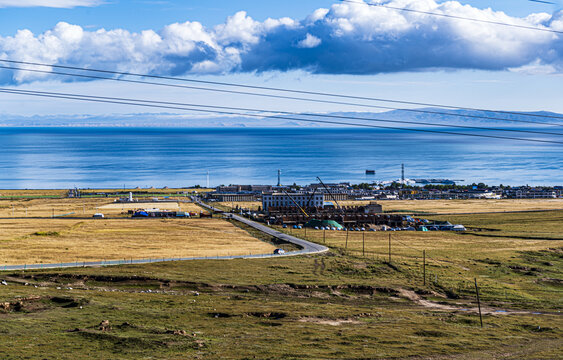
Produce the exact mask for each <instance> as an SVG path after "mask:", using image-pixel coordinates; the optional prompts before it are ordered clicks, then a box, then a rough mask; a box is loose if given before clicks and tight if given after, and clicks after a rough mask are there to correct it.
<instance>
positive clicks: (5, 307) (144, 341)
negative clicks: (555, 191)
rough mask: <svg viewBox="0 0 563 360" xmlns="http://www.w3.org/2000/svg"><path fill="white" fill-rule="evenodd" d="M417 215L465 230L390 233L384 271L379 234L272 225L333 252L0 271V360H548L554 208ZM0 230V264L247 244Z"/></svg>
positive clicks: (90, 226)
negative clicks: (49, 253) (24, 255)
mask: <svg viewBox="0 0 563 360" xmlns="http://www.w3.org/2000/svg"><path fill="white" fill-rule="evenodd" d="M386 203H387V202H384V205H385V204H386ZM416 203H418V202H416ZM513 210H518V209H513ZM429 218H431V219H437V220H438V219H439V220H449V221H451V222H452V223H462V224H464V225H466V226H467V227H468V228H469V229H471V230H470V231H468V232H466V233H453V232H427V233H422V232H392V233H391V238H392V247H391V249H392V251H391V253H392V258H391V262H388V236H389V233H383V232H363V233H361V232H350V233H349V234H348V244H347V246H346V238H345V236H346V233H345V232H332V231H327V232H324V233H323V231H314V230H310V229H308V230H307V235H306V236H305V230H293V229H284V231H287V232H290V233H292V234H294V235H303V237H305V238H308V239H310V240H314V241H317V242H319V243H323V242H326V243H327V244H328V245H329V246H330V247H331V251H330V252H329V253H326V254H324V255H319V256H302V257H287V258H272V259H252V260H250V259H248V260H247V259H236V260H226V261H220V260H205V261H187V262H172V263H153V264H144V265H126V266H115V267H100V268H74V269H63V270H37V271H35V270H34V271H17V272H0V279H2V280H5V281H6V282H7V284H8V285H0V287H1V290H2V291H1V292H0V320H1V321H0V336H1V338H2V341H0V358H6V359H13V358H25V357H28V358H36V357H37V354H41V357H42V358H60V359H73V360H76V359H89V358H123V359H139V358H154V359H178V358H194V359H198V358H199V359H252V358H257V359H280V358H284V359H405V358H411V357H412V358H416V359H428V360H430V359H433V360H434V359H475V360H476V359H479V360H480V359H484V358H494V359H500V358H502V359H514V360H516V359H518V360H520V359H556V358H560V354H561V353H562V352H563V321H562V318H561V316H562V315H561V313H560V311H561V307H562V305H563V303H562V299H563V297H562V296H561V294H563V246H562V245H563V243H562V242H561V241H562V240H563V231H562V230H563V229H562V227H563V225H562V224H563V211H551V212H545V213H533V212H530V213H505V214H485V215H479V214H476V215H455V216H453V215H447V216H433V217H432V216H429ZM32 221H37V223H34V222H32ZM104 224H108V225H107V226H105V225H104ZM0 227H1V228H2V229H3V230H4V232H5V233H6V234H10V237H9V239H8V236H7V235H6V234H0V246H2V247H3V248H0V256H5V254H6V253H8V254H9V253H10V252H11V251H13V250H14V249H15V250H18V249H19V248H20V247H21V248H22V250H23V249H25V248H28V249H29V251H34V252H35V253H37V254H39V251H40V249H50V248H49V247H50V246H51V244H53V246H55V245H56V246H58V247H57V252H63V253H64V252H66V251H67V250H66V248H65V247H61V246H63V242H62V240H63V239H64V240H65V242H64V243H65V244H72V243H73V242H75V241H79V242H81V244H83V245H82V247H80V248H79V249H78V250H80V251H85V250H88V251H104V250H96V249H94V246H92V245H91V244H88V242H89V241H90V242H91V240H92V239H94V240H95V239H99V241H98V242H97V243H98V244H100V243H101V244H103V245H102V246H99V248H100V249H102V248H105V247H106V246H107V247H109V248H111V249H113V248H112V247H116V248H115V249H116V250H120V249H121V250H123V251H131V250H134V251H135V253H136V254H138V253H139V249H144V250H143V251H155V252H156V251H162V250H161V249H162V247H163V246H167V247H168V246H169V244H172V245H175V246H184V245H185V243H186V242H188V241H185V239H186V237H189V239H190V241H189V242H190V243H193V244H194V246H201V245H205V241H207V239H213V238H214V236H219V237H220V238H221V239H222V240H220V241H218V242H216V244H219V245H220V246H226V247H228V248H229V249H231V248H236V246H232V245H231V244H232V243H233V241H237V240H236V239H237V238H238V237H239V236H240V238H241V240H240V241H241V242H242V243H243V244H250V243H252V244H256V241H257V240H255V239H253V238H251V237H250V235H249V234H248V233H246V232H245V231H244V230H241V229H240V228H238V227H236V226H233V225H231V224H229V223H228V222H226V221H223V220H219V219H190V220H186V219H181V220H180V219H173V220H159V219H139V220H130V219H109V220H108V219H106V220H102V221H96V220H94V219H88V220H64V219H5V220H0ZM190 229H193V230H190ZM35 232H40V233H39V234H34V233H35ZM140 234H145V235H146V236H139V235H140ZM202 234H206V235H202ZM192 235H193V237H190V236H192ZM196 235H197V236H196ZM323 235H324V236H323ZM144 238H150V239H156V240H157V241H158V242H156V243H155V242H154V241H148V240H143V239H144ZM248 238H250V239H248ZM104 239H119V241H110V242H109V243H104V242H103V241H104ZM123 239H125V241H124V240H123ZM127 239H129V240H127ZM139 239H141V240H139ZM233 239H234V240H233ZM243 239H244V240H243ZM364 239H365V241H363V240H364ZM138 241H141V242H138ZM121 242H123V243H124V244H123V246H122V245H121V244H120V243H121ZM16 243H17V244H18V246H14V244H16ZM21 244H23V246H21ZM198 244H199V245H198ZM261 244H264V246H267V247H271V245H269V244H266V243H261ZM64 246H67V245H64ZM126 246H129V248H127V247H126ZM346 247H347V248H346ZM63 249H64V250H63ZM269 249H272V248H269ZM69 250H70V248H69ZM195 250H196V251H197V250H199V249H198V248H195ZM422 250H426V255H427V257H426V264H427V265H426V271H427V273H426V283H424V281H423V277H422V274H423V266H422V265H423V264H422V254H421V252H422ZM18 251H19V250H18ZM186 251H191V248H190V249H187V248H186ZM176 252H177V251H176ZM149 256H150V255H149ZM174 256H178V255H174ZM137 257H147V256H137ZM155 257H156V256H155ZM57 261H58V260H57ZM71 261H74V260H72V259H71ZM1 264H2V263H1V262H0V265H1ZM474 278H476V279H477V281H478V284H479V290H480V295H481V301H482V303H481V308H482V312H483V325H484V326H483V328H481V327H480V323H479V315H478V310H477V303H476V297H475V287H474V283H473V281H474ZM26 284H27V285H26ZM103 320H108V322H109V325H104V326H100V323H101V322H102V321H103ZM61 349H64V350H61Z"/></svg>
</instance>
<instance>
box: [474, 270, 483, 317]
mask: <svg viewBox="0 0 563 360" xmlns="http://www.w3.org/2000/svg"><path fill="white" fill-rule="evenodd" d="M475 293H477V306H478V307H479V321H481V327H483V315H481V300H480V299H479V287H478V286H477V278H475Z"/></svg>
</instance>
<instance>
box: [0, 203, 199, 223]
mask: <svg viewBox="0 0 563 360" xmlns="http://www.w3.org/2000/svg"><path fill="white" fill-rule="evenodd" d="M114 200H115V199H114V198H80V199H69V198H60V199H18V200H0V218H2V217H10V218H13V217H46V218H50V217H53V215H55V216H56V217H58V216H61V215H66V216H70V217H87V218H89V217H92V216H93V215H94V214H95V213H98V212H101V213H103V214H104V215H110V216H128V215H127V211H128V210H131V209H154V208H156V209H161V210H176V211H187V212H195V213H199V212H200V211H203V209H202V208H201V207H199V206H197V205H196V204H194V203H184V202H181V203H178V202H156V203H115V202H114ZM203 212H205V211H203Z"/></svg>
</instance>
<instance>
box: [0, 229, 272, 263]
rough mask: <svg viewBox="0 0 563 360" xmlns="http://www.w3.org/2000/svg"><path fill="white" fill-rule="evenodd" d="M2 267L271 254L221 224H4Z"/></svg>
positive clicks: (257, 242) (262, 245) (0, 243)
mask: <svg viewBox="0 0 563 360" xmlns="http://www.w3.org/2000/svg"><path fill="white" fill-rule="evenodd" d="M0 228H1V229H2V232H1V233H0V264H8V265H9V264H33V263H59V262H73V261H97V260H104V259H105V260H118V259H124V258H126V259H130V258H134V259H139V258H163V257H165V258H168V257H192V256H216V255H219V256H222V255H243V254H249V253H253V254H257V253H271V252H272V251H273V250H274V246H273V245H270V244H268V243H264V242H262V241H260V240H258V239H256V238H254V237H252V236H250V235H249V234H248V233H247V232H245V231H244V230H241V229H239V228H237V227H235V226H233V225H231V224H230V223H228V222H226V221H223V220H220V219H189V220H188V219H136V220H132V219H87V220H64V219H4V220H0Z"/></svg>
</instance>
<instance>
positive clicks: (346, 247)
mask: <svg viewBox="0 0 563 360" xmlns="http://www.w3.org/2000/svg"><path fill="white" fill-rule="evenodd" d="M344 248H345V249H346V251H348V228H346V246H345V247H344Z"/></svg>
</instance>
